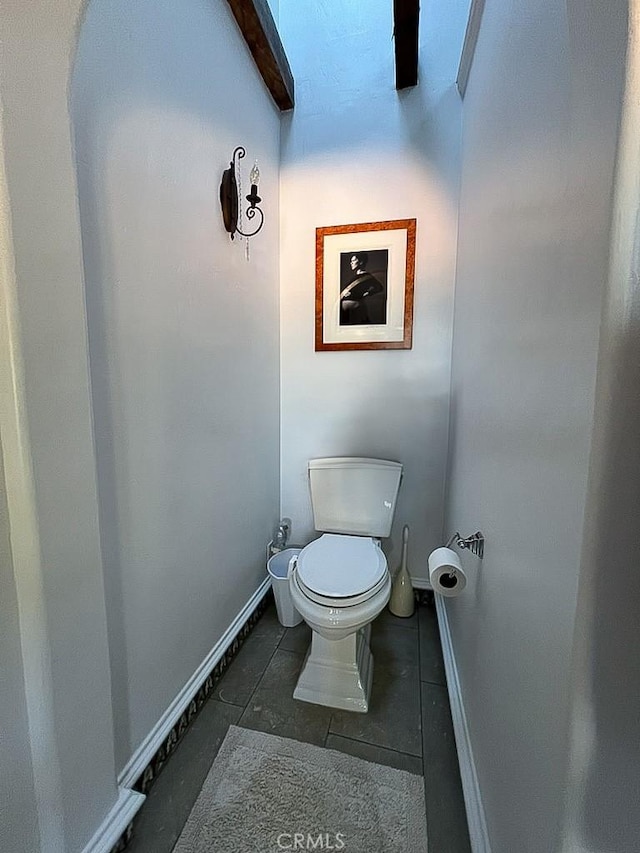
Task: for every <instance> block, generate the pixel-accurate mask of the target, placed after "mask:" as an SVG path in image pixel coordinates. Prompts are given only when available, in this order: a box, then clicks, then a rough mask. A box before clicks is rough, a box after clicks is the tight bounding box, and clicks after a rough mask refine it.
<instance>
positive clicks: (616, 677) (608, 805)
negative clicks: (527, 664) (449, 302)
mask: <svg viewBox="0 0 640 853" xmlns="http://www.w3.org/2000/svg"><path fill="white" fill-rule="evenodd" d="M637 288H638V281H635V283H634V289H636V290H637ZM636 311H637V308H636ZM613 363H614V364H615V365H617V368H618V369H617V372H616V375H615V379H614V387H613V388H612V390H611V394H610V396H609V400H608V406H609V426H610V429H609V433H608V435H607V439H606V442H607V443H606V447H605V448H604V452H603V454H602V458H601V460H600V462H599V464H600V465H601V466H602V467H601V470H603V471H604V472H605V474H604V476H603V478H602V479H601V480H600V484H599V490H598V491H599V496H600V507H599V511H598V513H597V517H596V521H595V525H596V529H597V533H596V537H597V538H596V539H595V555H594V557H593V558H592V561H591V566H592V567H593V572H594V576H593V578H592V583H591V593H592V600H591V602H590V606H591V614H590V616H591V623H590V624H589V625H588V626H587V634H588V636H590V637H591V638H592V640H591V648H590V657H589V660H590V672H589V685H588V689H589V691H590V696H591V701H592V706H591V714H592V723H593V728H594V732H593V748H592V753H591V756H590V760H589V765H588V769H587V778H586V788H585V797H584V804H583V817H582V821H581V824H582V834H583V838H584V841H586V849H588V850H605V849H606V850H611V851H614V850H615V851H620V853H623V852H624V851H629V850H631V849H636V847H637V842H638V839H640V808H638V773H639V768H640V732H639V709H640V665H639V663H638V648H639V647H640V536H639V535H638V519H639V518H640V438H639V434H638V424H640V395H639V394H638V388H640V316H636V317H635V322H634V324H633V325H632V326H630V327H629V329H628V330H627V334H626V338H625V341H624V343H622V344H621V345H620V347H619V349H618V352H617V354H616V355H615V356H614V359H613ZM592 541H593V539H592Z"/></svg>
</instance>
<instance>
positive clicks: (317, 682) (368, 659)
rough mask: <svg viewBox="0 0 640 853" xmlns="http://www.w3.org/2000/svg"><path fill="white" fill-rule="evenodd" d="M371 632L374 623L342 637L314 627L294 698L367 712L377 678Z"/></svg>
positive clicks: (342, 708)
mask: <svg viewBox="0 0 640 853" xmlns="http://www.w3.org/2000/svg"><path fill="white" fill-rule="evenodd" d="M370 636H371V625H370V624H369V625H365V627H364V628H361V629H360V630H359V631H355V632H354V633H353V634H349V636H348V637H344V639H342V640H327V639H325V638H324V637H322V636H320V634H317V633H316V632H315V631H314V632H313V636H312V639H311V646H310V647H309V651H308V652H307V657H306V658H305V662H304V664H303V667H302V671H301V672H300V677H299V678H298V684H297V685H296V689H295V690H294V691H293V698H294V699H300V700H301V701H302V702H312V703H313V704H314V705H326V706H327V707H329V708H340V709H341V710H343V711H358V712H359V713H361V714H366V713H367V711H368V710H369V697H370V696H371V682H372V680H373V655H372V654H371V649H370V648H369V637H370Z"/></svg>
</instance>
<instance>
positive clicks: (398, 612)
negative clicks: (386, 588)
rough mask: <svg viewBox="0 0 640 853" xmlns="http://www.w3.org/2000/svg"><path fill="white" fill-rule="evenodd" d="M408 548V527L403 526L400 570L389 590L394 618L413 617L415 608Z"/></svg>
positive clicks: (390, 608)
mask: <svg viewBox="0 0 640 853" xmlns="http://www.w3.org/2000/svg"><path fill="white" fill-rule="evenodd" d="M408 546H409V525H408V524H405V526H404V527H403V528H402V562H401V563H400V570H399V571H398V574H397V575H396V578H395V580H394V582H393V587H392V588H391V598H390V599H389V610H390V611H391V612H392V613H393V615H394V616H403V617H405V618H407V617H408V616H413V610H414V607H415V599H414V595H413V586H412V585H411V576H410V575H409V571H408V569H407V548H408Z"/></svg>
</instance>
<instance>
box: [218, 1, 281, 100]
mask: <svg viewBox="0 0 640 853" xmlns="http://www.w3.org/2000/svg"><path fill="white" fill-rule="evenodd" d="M227 3H228V4H229V6H230V7H231V11H232V12H233V16H234V18H235V19H236V21H237V22H238V26H239V27H240V30H241V32H242V35H243V36H244V40H245V41H246V43H247V46H248V48H249V50H250V51H251V55H252V56H253V59H254V62H255V63H256V66H257V67H258V71H259V72H260V74H261V75H262V79H263V80H264V82H265V83H266V85H267V88H268V89H269V91H270V92H271V97H272V98H273V100H274V101H275V102H276V105H277V106H278V107H279V108H280V109H281V110H283V111H284V110H290V109H292V108H293V95H294V83H293V74H292V73H291V68H290V67H289V62H288V60H287V56H286V54H285V52H284V47H283V46H282V42H281V41H280V36H279V34H278V28H277V27H276V24H275V21H274V20H273V15H272V14H271V10H270V9H269V4H268V3H267V0H227Z"/></svg>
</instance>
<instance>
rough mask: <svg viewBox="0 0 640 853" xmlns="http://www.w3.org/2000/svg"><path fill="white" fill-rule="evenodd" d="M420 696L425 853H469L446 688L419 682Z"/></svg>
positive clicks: (467, 833)
mask: <svg viewBox="0 0 640 853" xmlns="http://www.w3.org/2000/svg"><path fill="white" fill-rule="evenodd" d="M421 695H422V749H423V769H424V786H425V799H426V805H427V827H428V832H429V853H470V851H471V846H470V843H469V831H468V828H467V819H466V812H465V807H464V799H463V796H462V784H461V782H460V771H459V766H458V757H457V752H456V747H455V738H454V734H453V724H452V721H451V711H450V707H449V697H448V694H447V689H446V687H443V686H442V685H439V684H429V683H427V682H422V684H421Z"/></svg>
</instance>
